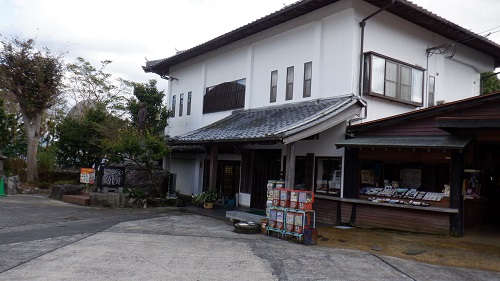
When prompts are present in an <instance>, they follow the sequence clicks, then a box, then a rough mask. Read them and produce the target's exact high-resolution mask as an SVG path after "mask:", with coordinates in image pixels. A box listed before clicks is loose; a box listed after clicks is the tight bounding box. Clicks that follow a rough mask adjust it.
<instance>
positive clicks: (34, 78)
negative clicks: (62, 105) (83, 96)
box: [0, 37, 64, 181]
mask: <svg viewBox="0 0 500 281" xmlns="http://www.w3.org/2000/svg"><path fill="white" fill-rule="evenodd" d="M0 43H1V44H2V47H3V48H2V49H1V50H0V89H1V91H2V92H4V93H6V96H9V97H11V98H12V99H13V100H15V101H16V102H17V103H18V104H19V108H20V111H21V114H22V118H23V123H24V128H25V131H26V138H27V143H28V144H27V180H28V181H36V180H37V179H38V171H37V159H36V156H37V153H38V142H39V140H40V137H41V135H40V128H41V123H42V114H43V113H44V111H45V110H47V109H48V108H50V107H51V106H53V105H54V104H56V103H57V102H58V99H59V97H60V93H61V91H60V88H61V86H62V78H63V74H64V64H63V58H62V56H61V55H55V54H53V53H52V52H51V51H50V50H49V49H48V48H41V49H39V48H37V47H36V42H35V40H34V39H20V38H18V37H13V38H11V39H6V38H4V37H2V38H1V39H0Z"/></svg>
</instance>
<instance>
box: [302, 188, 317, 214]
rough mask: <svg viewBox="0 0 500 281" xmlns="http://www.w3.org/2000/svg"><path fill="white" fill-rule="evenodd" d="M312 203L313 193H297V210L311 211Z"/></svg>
mask: <svg viewBox="0 0 500 281" xmlns="http://www.w3.org/2000/svg"><path fill="white" fill-rule="evenodd" d="M313 202H314V193H312V191H300V192H299V209H301V210H312V204H313Z"/></svg>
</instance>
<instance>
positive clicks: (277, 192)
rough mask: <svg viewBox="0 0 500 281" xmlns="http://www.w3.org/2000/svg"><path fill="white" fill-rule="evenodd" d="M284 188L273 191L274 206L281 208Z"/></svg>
mask: <svg viewBox="0 0 500 281" xmlns="http://www.w3.org/2000/svg"><path fill="white" fill-rule="evenodd" d="M281 189H282V188H275V189H274V190H273V206H279V205H280V190H281Z"/></svg>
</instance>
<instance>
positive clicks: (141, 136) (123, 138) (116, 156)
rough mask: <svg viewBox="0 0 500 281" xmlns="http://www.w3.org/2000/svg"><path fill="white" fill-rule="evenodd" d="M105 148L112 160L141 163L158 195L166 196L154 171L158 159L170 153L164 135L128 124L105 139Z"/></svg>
mask: <svg viewBox="0 0 500 281" xmlns="http://www.w3.org/2000/svg"><path fill="white" fill-rule="evenodd" d="M103 148H104V151H105V152H106V155H107V156H108V159H109V160H110V161H111V162H124V161H126V160H128V161H132V162H134V163H136V164H137V165H139V166H140V167H141V168H142V169H143V170H144V171H146V173H147V174H148V177H149V179H150V180H151V182H152V184H153V186H154V187H155V189H156V191H157V193H158V195H160V196H164V195H165V194H163V191H162V188H161V182H158V181H156V180H155V178H154V176H153V171H154V170H155V168H156V167H157V165H156V163H157V162H158V160H160V159H163V157H165V156H166V155H168V153H170V147H169V146H167V144H166V143H165V140H164V138H163V137H162V136H158V135H156V134H153V133H151V132H149V131H148V130H146V131H144V132H143V133H139V131H138V130H137V128H135V127H133V126H131V125H128V126H125V127H123V128H122V129H121V130H119V132H118V133H117V134H115V135H113V136H109V137H108V138H106V139H105V140H104V141H103Z"/></svg>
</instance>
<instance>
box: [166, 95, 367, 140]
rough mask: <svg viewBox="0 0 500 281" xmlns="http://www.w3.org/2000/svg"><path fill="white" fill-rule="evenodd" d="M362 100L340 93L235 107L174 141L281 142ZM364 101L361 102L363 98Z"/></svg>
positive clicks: (175, 138)
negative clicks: (276, 104) (241, 107)
mask: <svg viewBox="0 0 500 281" xmlns="http://www.w3.org/2000/svg"><path fill="white" fill-rule="evenodd" d="M358 102H361V101H360V100H359V98H358V97H357V96H354V95H349V96H339V97H334V98H328V99H317V100H310V101H305V102H299V103H292V104H286V105H279V106H269V107H263V108H256V109H248V110H236V111H234V112H233V113H232V114H231V115H230V116H228V117H226V118H224V119H221V120H219V121H217V122H215V123H212V124H210V125H208V126H205V127H203V128H200V129H198V130H195V131H192V132H189V133H186V134H183V135H179V136H176V137H174V138H173V139H172V142H173V143H175V144H200V143H208V142H266V141H272V142H279V141H281V140H282V139H283V138H284V137H287V136H290V135H292V134H295V133H297V132H300V131H303V130H305V129H307V128H309V127H311V126H314V124H316V123H317V122H318V121H324V120H327V119H328V118H332V117H333V116H335V115H336V114H338V113H340V112H342V111H343V110H345V109H347V108H349V107H350V106H351V105H354V104H356V103H358ZM361 103H362V102H361Z"/></svg>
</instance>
